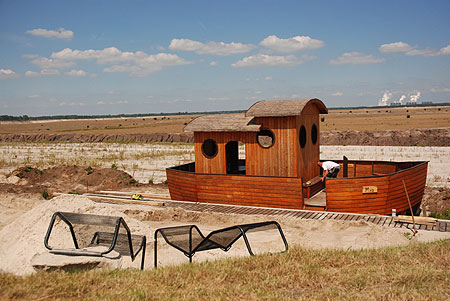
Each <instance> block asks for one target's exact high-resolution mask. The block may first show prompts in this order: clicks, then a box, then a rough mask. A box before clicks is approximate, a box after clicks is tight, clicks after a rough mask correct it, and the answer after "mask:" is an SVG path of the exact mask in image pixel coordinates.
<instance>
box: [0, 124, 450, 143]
mask: <svg viewBox="0 0 450 301" xmlns="http://www.w3.org/2000/svg"><path fill="white" fill-rule="evenodd" d="M0 141H3V142H36V141H49V142H58V141H61V142H63V141H70V142H144V143H146V142H184V143H192V142H194V136H193V134H192V133H181V134H178V133H175V134H168V133H155V134H113V135H111V134H31V135H30V134H8V135H5V134H3V135H0ZM320 143H321V145H379V146H383V145H390V146H450V128H438V129H409V130H387V131H324V132H321V137H320Z"/></svg>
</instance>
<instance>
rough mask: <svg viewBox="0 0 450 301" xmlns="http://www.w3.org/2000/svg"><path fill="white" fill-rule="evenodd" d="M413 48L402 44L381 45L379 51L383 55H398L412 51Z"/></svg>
mask: <svg viewBox="0 0 450 301" xmlns="http://www.w3.org/2000/svg"><path fill="white" fill-rule="evenodd" d="M413 49H414V47H412V46H411V45H408V44H406V43H404V42H395V43H390V44H383V45H381V46H380V48H379V50H380V52H383V53H399V52H408V51H411V50H413Z"/></svg>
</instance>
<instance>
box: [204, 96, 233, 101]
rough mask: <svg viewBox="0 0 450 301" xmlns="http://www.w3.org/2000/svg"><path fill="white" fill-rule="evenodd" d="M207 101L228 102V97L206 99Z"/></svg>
mask: <svg viewBox="0 0 450 301" xmlns="http://www.w3.org/2000/svg"><path fill="white" fill-rule="evenodd" d="M208 100H210V101H224V100H229V98H228V97H208Z"/></svg>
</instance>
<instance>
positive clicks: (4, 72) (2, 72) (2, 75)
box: [0, 69, 19, 80]
mask: <svg viewBox="0 0 450 301" xmlns="http://www.w3.org/2000/svg"><path fill="white" fill-rule="evenodd" d="M18 77H19V75H18V74H17V73H16V72H14V71H12V70H11V69H0V80H2V79H16V78H18Z"/></svg>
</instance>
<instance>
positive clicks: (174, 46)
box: [169, 39, 256, 56]
mask: <svg viewBox="0 0 450 301" xmlns="http://www.w3.org/2000/svg"><path fill="white" fill-rule="evenodd" d="M255 47H256V46H255V45H251V44H242V43H235V42H231V43H224V42H208V43H202V42H198V41H193V40H190V39H173V40H172V41H171V42H170V45H169V49H170V50H181V51H194V52H195V53H198V54H212V55H222V56H226V55H233V54H239V53H246V52H249V51H250V50H252V49H254V48H255Z"/></svg>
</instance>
